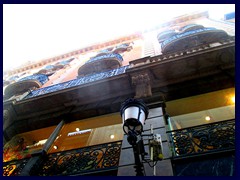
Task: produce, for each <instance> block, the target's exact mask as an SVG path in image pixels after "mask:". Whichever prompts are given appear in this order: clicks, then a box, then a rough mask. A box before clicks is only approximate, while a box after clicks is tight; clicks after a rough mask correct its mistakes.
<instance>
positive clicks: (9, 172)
mask: <svg viewBox="0 0 240 180" xmlns="http://www.w3.org/2000/svg"><path fill="white" fill-rule="evenodd" d="M28 161H29V158H27V159H22V160H17V161H10V162H4V163H3V176H19V175H20V174H21V172H22V170H23V168H24V167H25V165H26V164H27V162H28Z"/></svg>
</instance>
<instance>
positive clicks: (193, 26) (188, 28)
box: [180, 24, 204, 33]
mask: <svg viewBox="0 0 240 180" xmlns="http://www.w3.org/2000/svg"><path fill="white" fill-rule="evenodd" d="M203 28H204V26H202V25H198V24H189V25H187V26H184V27H182V28H181V29H180V31H181V32H182V33H183V32H188V31H193V30H197V29H203Z"/></svg>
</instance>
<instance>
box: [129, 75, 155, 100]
mask: <svg viewBox="0 0 240 180" xmlns="http://www.w3.org/2000/svg"><path fill="white" fill-rule="evenodd" d="M131 79H132V84H133V85H134V86H135V92H136V95H135V97H134V98H141V97H147V96H152V88H151V78H150V74H149V72H147V71H144V72H139V73H136V74H133V75H132V77H131Z"/></svg>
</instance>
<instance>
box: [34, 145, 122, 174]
mask: <svg viewBox="0 0 240 180" xmlns="http://www.w3.org/2000/svg"><path fill="white" fill-rule="evenodd" d="M121 144H122V143H121V141H119V142H113V143H109V144H101V145H96V146H91V147H85V148H81V149H75V150H70V151H64V152H59V153H54V154H49V155H48V156H47V158H46V159H42V160H40V161H39V162H36V164H35V165H34V166H33V168H32V169H31V172H30V175H34V176H60V175H65V176H66V175H81V174H86V173H92V172H101V171H108V170H113V169H117V168H118V163H119V157H120V151H121Z"/></svg>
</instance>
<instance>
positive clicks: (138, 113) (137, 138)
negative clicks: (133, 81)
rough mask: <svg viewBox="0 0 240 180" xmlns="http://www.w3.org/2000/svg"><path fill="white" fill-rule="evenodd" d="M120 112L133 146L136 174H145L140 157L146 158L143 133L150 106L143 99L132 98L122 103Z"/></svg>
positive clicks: (124, 128)
mask: <svg viewBox="0 0 240 180" xmlns="http://www.w3.org/2000/svg"><path fill="white" fill-rule="evenodd" d="M120 113H121V117H122V121H123V131H124V132H125V133H126V134H127V140H128V142H129V144H130V145H132V147H133V152H134V158H135V168H136V173H137V174H136V175H137V176H143V175H144V173H143V171H144V168H143V164H142V162H141V160H140V158H142V159H144V155H145V154H146V152H145V150H144V145H143V140H142V137H141V134H142V132H143V125H144V123H145V120H146V119H147V117H148V113H149V112H148V108H147V106H146V105H145V103H144V102H143V101H142V100H137V99H133V98H130V99H127V100H126V101H124V102H123V103H122V105H121V109H120ZM140 155H141V157H140Z"/></svg>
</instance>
